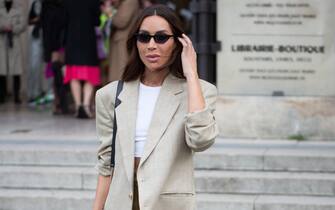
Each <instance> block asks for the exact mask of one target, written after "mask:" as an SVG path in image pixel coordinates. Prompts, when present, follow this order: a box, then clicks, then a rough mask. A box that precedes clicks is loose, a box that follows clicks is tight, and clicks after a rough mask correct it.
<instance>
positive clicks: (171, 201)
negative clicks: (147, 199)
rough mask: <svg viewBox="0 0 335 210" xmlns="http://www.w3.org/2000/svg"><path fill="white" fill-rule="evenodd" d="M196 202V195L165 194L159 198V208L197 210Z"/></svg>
mask: <svg viewBox="0 0 335 210" xmlns="http://www.w3.org/2000/svg"><path fill="white" fill-rule="evenodd" d="M195 206H196V202H195V196H194V193H191V192H186V193H184V192H183V193H175V192H164V193H161V194H160V196H159V200H158V202H157V206H155V207H156V208H154V209H159V210H195V209H196V207H195Z"/></svg>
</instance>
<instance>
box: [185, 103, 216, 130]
mask: <svg viewBox="0 0 335 210" xmlns="http://www.w3.org/2000/svg"><path fill="white" fill-rule="evenodd" d="M213 118H214V116H213V114H212V112H211V110H210V108H209V107H208V106H206V107H205V108H204V109H203V110H199V111H196V112H190V113H188V114H186V116H185V121H186V124H191V125H208V124H210V123H211V122H212V121H213Z"/></svg>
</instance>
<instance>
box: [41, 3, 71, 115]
mask: <svg viewBox="0 0 335 210" xmlns="http://www.w3.org/2000/svg"><path fill="white" fill-rule="evenodd" d="M65 15H66V14H65V9H64V4H63V0H43V1H42V13H41V26H42V31H43V51H44V61H45V62H46V63H51V65H50V66H51V69H52V73H53V76H54V93H55V101H54V114H65V113H68V104H67V100H66V87H65V86H64V84H63V74H62V67H63V65H64V58H63V57H64V56H63V54H64V53H63V49H62V48H63V45H64V33H65V24H66V16H65Z"/></svg>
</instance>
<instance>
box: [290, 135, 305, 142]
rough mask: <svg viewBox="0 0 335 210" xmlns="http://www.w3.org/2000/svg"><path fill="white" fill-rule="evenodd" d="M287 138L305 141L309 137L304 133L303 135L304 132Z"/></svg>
mask: <svg viewBox="0 0 335 210" xmlns="http://www.w3.org/2000/svg"><path fill="white" fill-rule="evenodd" d="M287 139H289V140H296V141H305V140H307V138H306V137H305V136H304V135H302V134H295V135H291V136H289V137H288V138H287Z"/></svg>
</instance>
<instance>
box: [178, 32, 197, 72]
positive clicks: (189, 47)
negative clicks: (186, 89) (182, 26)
mask: <svg viewBox="0 0 335 210" xmlns="http://www.w3.org/2000/svg"><path fill="white" fill-rule="evenodd" d="M178 40H179V41H180V43H181V44H182V45H183V51H182V53H181V61H182V66H183V71H184V75H185V77H186V79H188V78H191V77H193V78H194V77H196V78H198V72H197V53H196V52H195V50H194V47H193V44H192V41H191V39H190V38H189V37H188V36H186V35H185V34H182V37H178Z"/></svg>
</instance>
